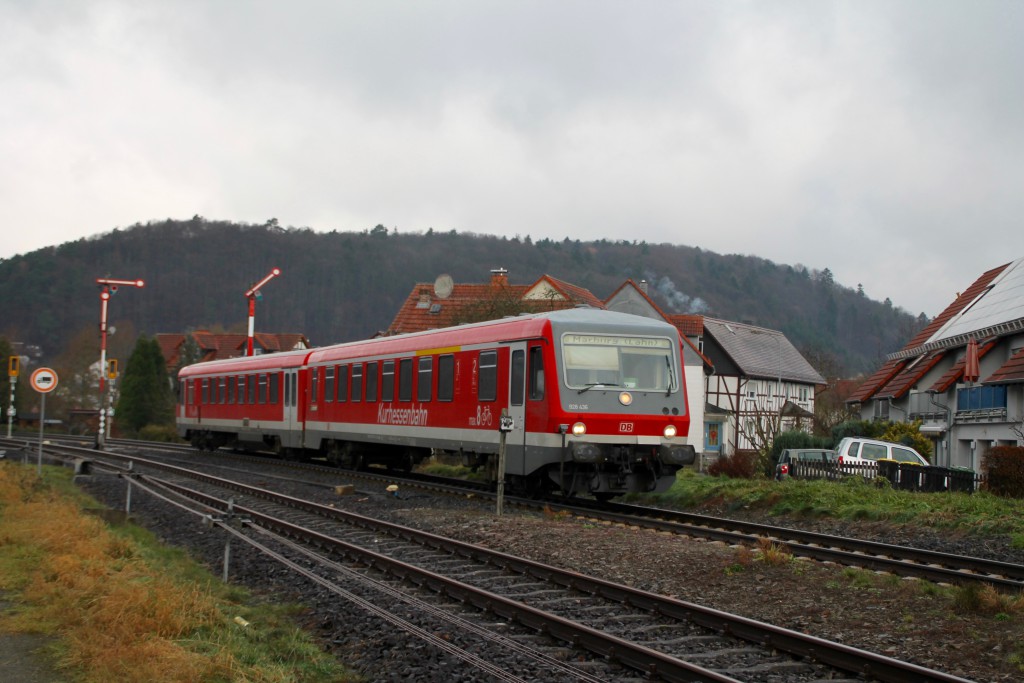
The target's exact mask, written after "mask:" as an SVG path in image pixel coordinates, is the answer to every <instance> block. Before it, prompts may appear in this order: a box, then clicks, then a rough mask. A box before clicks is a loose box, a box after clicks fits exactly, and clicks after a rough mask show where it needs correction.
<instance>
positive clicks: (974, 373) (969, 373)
mask: <svg viewBox="0 0 1024 683" xmlns="http://www.w3.org/2000/svg"><path fill="white" fill-rule="evenodd" d="M980 377H981V368H980V367H979V365H978V342H977V341H975V339H974V338H973V337H972V338H971V339H970V340H968V342H967V353H966V354H965V356H964V381H965V382H969V383H971V384H973V383H974V382H977V381H978V379H979V378H980Z"/></svg>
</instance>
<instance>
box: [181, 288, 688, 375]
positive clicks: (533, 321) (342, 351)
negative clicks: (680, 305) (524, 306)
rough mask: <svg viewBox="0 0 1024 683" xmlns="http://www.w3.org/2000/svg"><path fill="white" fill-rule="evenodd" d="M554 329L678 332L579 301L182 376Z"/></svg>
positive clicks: (224, 363) (214, 365)
mask: <svg viewBox="0 0 1024 683" xmlns="http://www.w3.org/2000/svg"><path fill="white" fill-rule="evenodd" d="M549 328H550V329H552V330H553V331H554V332H555V334H560V333H561V332H562V331H565V330H569V329H573V330H578V331H587V332H590V331H599V330H605V331H611V330H609V328H613V330H614V331H616V332H620V333H624V332H630V333H633V334H662V335H666V336H678V334H679V332H678V330H677V329H676V328H675V327H673V326H672V325H670V324H669V323H667V322H664V321H662V320H657V319H654V318H646V317H643V316H639V315H632V314H629V313H620V312H618V311H608V310H604V309H600V308H591V307H589V306H581V307H578V308H568V309H562V310H557V311H547V312H545V313H528V314H523V315H518V316H511V317H507V318H500V319H498V320H487V321H484V322H479V323H469V324H466V325H456V326H455V327H443V328H438V329H436V330H426V331H424V332H412V333H409V334H399V335H395V336H393V337H378V338H375V339H364V340H361V341H353V342H346V343H344V344H334V345H331V346H324V347H321V348H318V349H306V350H300V351H286V352H282V353H267V354H261V355H259V356H242V357H239V358H228V359H224V360H214V361H207V362H205V363H196V364H195V365H189V366H187V367H184V368H182V369H181V371H180V372H179V373H178V376H179V377H182V378H184V377H191V376H196V375H208V374H232V373H242V372H259V371H261V370H271V369H274V370H277V369H283V368H295V367H301V366H303V365H305V364H307V363H319V362H327V361H331V360H336V359H342V358H348V357H351V356H352V355H384V354H389V353H403V352H407V351H410V350H416V349H423V348H425V347H428V348H450V347H458V346H465V345H471V344H486V343H488V342H494V341H511V340H516V339H536V338H538V337H542V336H546V334H547V331H548V329H549Z"/></svg>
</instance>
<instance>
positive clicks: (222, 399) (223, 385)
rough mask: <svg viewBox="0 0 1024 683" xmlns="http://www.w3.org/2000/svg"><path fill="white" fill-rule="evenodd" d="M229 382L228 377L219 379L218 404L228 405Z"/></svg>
mask: <svg viewBox="0 0 1024 683" xmlns="http://www.w3.org/2000/svg"><path fill="white" fill-rule="evenodd" d="M227 382H228V378H227V377H220V378H218V379H217V403H227V401H226V398H227V396H226V394H227V393H228V392H227V391H226V389H227Z"/></svg>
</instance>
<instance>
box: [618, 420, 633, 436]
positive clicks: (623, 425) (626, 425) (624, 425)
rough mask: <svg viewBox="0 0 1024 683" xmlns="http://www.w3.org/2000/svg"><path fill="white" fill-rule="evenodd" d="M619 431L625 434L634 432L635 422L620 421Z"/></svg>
mask: <svg viewBox="0 0 1024 683" xmlns="http://www.w3.org/2000/svg"><path fill="white" fill-rule="evenodd" d="M619 431H620V432H622V433H623V434H632V433H633V423H632V422H620V423H619Z"/></svg>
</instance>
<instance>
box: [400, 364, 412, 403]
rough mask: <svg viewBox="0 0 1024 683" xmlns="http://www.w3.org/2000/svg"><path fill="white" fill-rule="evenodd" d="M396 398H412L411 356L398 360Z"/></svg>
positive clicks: (403, 399) (409, 399) (404, 399)
mask: <svg viewBox="0 0 1024 683" xmlns="http://www.w3.org/2000/svg"><path fill="white" fill-rule="evenodd" d="M398 400H399V401H411V400H412V358H403V359H402V360H400V361H398Z"/></svg>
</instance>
